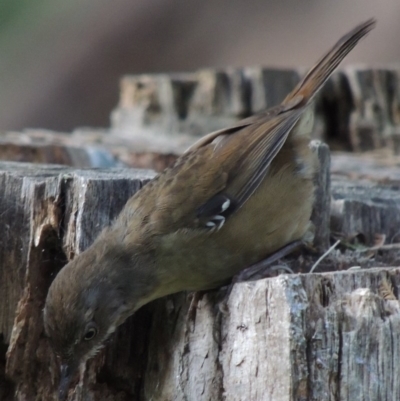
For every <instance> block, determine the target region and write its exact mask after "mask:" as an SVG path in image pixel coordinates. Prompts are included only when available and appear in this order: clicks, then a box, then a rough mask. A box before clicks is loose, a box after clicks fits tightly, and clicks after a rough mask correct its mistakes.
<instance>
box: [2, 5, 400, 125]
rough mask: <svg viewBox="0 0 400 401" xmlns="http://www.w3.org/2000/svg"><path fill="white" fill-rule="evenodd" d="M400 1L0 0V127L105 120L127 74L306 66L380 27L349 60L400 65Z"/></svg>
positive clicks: (115, 101)
mask: <svg viewBox="0 0 400 401" xmlns="http://www.w3.org/2000/svg"><path fill="white" fill-rule="evenodd" d="M399 16H400V1H399V0H335V1H324V0H246V1H245V0H201V1H199V0H113V1H109V0H85V1H81V0H68V1H65V0H35V1H32V0H2V1H1V2H0V105H1V107H0V131H4V130H21V129H23V128H26V127H31V128H47V129H53V130H58V131H70V130H72V129H73V128H75V127H79V126H93V127H102V126H103V127H107V126H109V115H110V111H111V110H112V109H113V108H114V107H115V106H116V104H117V101H118V91H119V89H118V82H119V78H120V77H121V76H122V75H124V74H132V73H135V74H137V73H143V72H170V71H190V70H194V69H198V68H203V67H226V66H237V67H240V66H252V65H266V66H279V67H294V66H309V65H311V64H312V63H313V62H314V61H316V60H317V59H318V58H319V57H320V55H321V54H322V53H323V52H324V51H325V50H327V48H328V46H330V45H332V44H333V43H334V42H335V41H336V40H337V39H338V38H339V37H340V36H341V35H342V34H343V33H345V32H346V31H347V30H349V29H350V28H352V27H353V26H355V25H356V24H358V23H360V22H362V21H364V20H365V19H368V18H370V17H376V18H377V19H378V26H377V28H376V29H375V30H374V32H373V33H372V34H371V35H370V36H369V37H368V40H367V41H364V43H362V44H361V45H359V46H358V47H357V48H356V49H355V50H354V51H353V52H352V53H351V54H350V56H349V57H348V58H347V59H346V62H345V63H347V64H349V63H353V64H354V63H368V64H370V65H373V66H380V65H385V66H388V65H389V64H391V63H397V62H399V64H400V46H399V37H400V24H399V22H398V20H399Z"/></svg>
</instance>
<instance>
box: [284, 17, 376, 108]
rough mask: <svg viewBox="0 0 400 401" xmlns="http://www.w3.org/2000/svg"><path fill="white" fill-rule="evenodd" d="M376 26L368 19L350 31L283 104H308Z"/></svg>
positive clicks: (373, 20)
mask: <svg viewBox="0 0 400 401" xmlns="http://www.w3.org/2000/svg"><path fill="white" fill-rule="evenodd" d="M375 24H376V20H375V19H370V20H368V21H365V22H364V23H362V24H360V25H358V26H357V27H355V28H354V29H352V30H351V31H350V32H349V33H347V34H346V35H344V36H343V37H342V38H341V39H339V41H338V42H337V43H336V44H335V45H334V46H333V47H332V49H331V50H329V52H328V53H326V54H325V56H324V57H322V59H321V60H320V61H319V62H318V63H317V64H316V65H315V66H314V67H313V68H312V69H311V70H310V71H309V72H308V73H307V75H306V76H305V77H304V78H303V80H302V81H301V82H300V83H299V84H298V85H297V86H296V87H295V89H294V90H293V91H292V92H291V93H290V94H289V95H288V96H287V97H286V99H285V100H284V101H283V104H288V105H289V102H290V103H292V102H293V101H295V103H300V102H301V103H303V104H304V103H308V102H309V101H310V100H311V99H312V98H313V97H314V95H315V94H316V93H317V92H318V90H319V89H320V88H321V87H322V85H323V84H324V83H325V82H326V80H327V79H328V78H329V77H330V76H331V74H332V73H333V71H334V70H335V69H336V67H337V66H338V65H339V64H340V63H341V61H342V60H343V59H344V58H345V57H346V56H347V54H349V53H350V51H351V50H352V49H353V48H354V47H355V46H356V44H357V43H358V42H359V40H360V39H361V38H363V37H364V36H365V35H366V34H367V33H368V32H370V31H371V30H372V29H373V28H374V27H375Z"/></svg>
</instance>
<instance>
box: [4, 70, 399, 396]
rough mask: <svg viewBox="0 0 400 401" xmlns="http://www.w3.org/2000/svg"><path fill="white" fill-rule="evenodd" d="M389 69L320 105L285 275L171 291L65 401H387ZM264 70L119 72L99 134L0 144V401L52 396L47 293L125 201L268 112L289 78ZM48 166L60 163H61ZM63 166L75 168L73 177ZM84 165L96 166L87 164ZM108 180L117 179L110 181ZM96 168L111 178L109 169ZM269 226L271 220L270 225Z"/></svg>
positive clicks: (391, 320) (345, 76)
mask: <svg viewBox="0 0 400 401" xmlns="http://www.w3.org/2000/svg"><path fill="white" fill-rule="evenodd" d="M399 71H400V70H399V69H398V68H392V69H382V70H370V69H362V68H357V69H355V68H348V69H345V70H343V71H341V72H339V73H337V74H335V75H334V76H332V78H331V79H330V80H329V81H328V82H327V84H326V86H325V87H324V88H323V90H322V91H321V92H320V93H319V95H318V97H317V99H316V104H315V106H313V107H315V110H316V126H315V131H314V138H317V139H323V140H324V141H326V142H328V144H329V145H330V147H331V148H333V149H341V150H353V151H354V150H355V151H360V152H361V151H362V152H364V153H362V154H349V153H336V152H333V154H332V155H331V167H330V164H329V163H330V156H329V151H328V147H327V146H326V145H324V144H322V143H320V142H318V141H314V142H313V143H312V145H311V146H312V149H313V150H314V151H315V152H316V153H317V155H318V159H319V161H320V166H321V168H320V173H319V174H318V175H317V176H316V177H315V182H316V184H317V191H316V203H315V207H314V212H313V216H312V220H313V223H314V225H315V234H316V236H315V241H314V248H315V249H316V251H317V253H316V254H313V253H312V252H311V251H310V250H308V251H307V250H304V251H300V252H297V253H295V254H294V256H291V257H289V258H287V259H286V260H284V261H282V262H281V263H280V264H283V265H285V266H286V267H290V268H291V269H292V270H293V271H294V272H296V273H298V272H301V273H308V272H309V271H310V269H311V267H312V266H313V264H314V263H315V261H316V259H317V258H318V257H319V256H320V255H321V254H322V253H323V252H324V251H325V250H326V249H327V248H328V247H329V245H330V244H331V243H332V240H336V239H340V240H341V244H340V245H339V246H337V248H336V249H332V250H331V251H330V253H329V254H328V255H327V256H326V258H325V259H324V260H323V261H321V263H320V264H319V265H318V266H317V267H316V271H317V272H320V273H316V274H292V275H287V274H285V275H280V276H277V277H272V278H268V279H262V280H258V281H253V282H250V283H239V284H236V285H235V286H234V288H233V291H232V293H231V294H230V296H229V298H226V296H225V290H224V289H220V290H215V291H212V292H209V293H207V294H206V295H205V296H204V297H203V298H202V300H201V301H200V304H199V307H198V309H197V311H196V316H195V319H194V320H193V321H192V320H188V315H187V311H188V308H189V304H190V300H189V299H188V297H187V294H183V293H181V294H176V295H172V296H169V297H167V298H163V299H160V300H157V301H156V302H153V303H151V304H149V305H146V306H145V307H144V308H142V309H141V310H139V311H138V313H136V314H135V316H133V317H131V318H130V319H128V321H127V322H126V323H124V324H123V325H122V326H121V327H120V328H119V329H118V330H117V332H116V333H115V334H114V335H113V336H112V338H111V339H110V341H109V342H108V345H107V347H106V348H105V350H104V351H103V352H102V353H100V354H99V355H98V356H97V357H96V358H95V359H94V360H92V361H90V362H89V363H88V365H87V367H86V369H84V370H83V371H82V372H81V376H80V379H79V382H77V383H73V385H72V386H71V391H70V394H69V401H72V400H73V401H91V400H93V401H94V400H98V401H131V400H132V401H144V400H146V401H150V400H152V401H175V400H182V401H184V400H185V401H192V400H196V401H197V400H199V401H202V400H204V401H206V400H207V401H220V400H221V401H222V400H224V401H225V400H229V401H231V400H238V401H242V400H246V401H247V400H250V401H259V400H261V401H264V400H266V401H281V400H282V401H283V400H284V401H303V400H304V401H305V400H315V401H317V400H318V401H320V400H338V401H339V400H346V401H358V400H360V401H361V400H363V401H364V400H371V401H375V400H399V399H400V384H399V377H400V375H399V373H400V372H399V369H400V367H399V366H400V365H399V364H397V363H396V356H397V355H398V354H399V348H400V345H399V344H400V343H399V336H400V334H399V333H400V330H399V329H400V327H399V316H400V315H399V294H400V268H398V266H400V228H399V227H400V195H399V194H400V192H399V183H400V158H399V157H397V156H394V154H396V153H399V149H400V146H399V141H398V137H399V133H400V131H399V126H400V113H399V110H400V107H399V101H400V100H399V99H400V83H399ZM301 72H303V71H297V70H275V69H265V68H244V69H226V70H221V71H215V70H203V71H198V72H195V73H186V74H172V75H167V74H158V75H140V76H128V77H125V78H124V79H123V80H122V82H121V96H120V102H119V104H118V106H117V108H116V109H115V110H114V111H113V114H112V126H111V128H110V129H105V130H95V129H77V130H75V131H74V132H73V133H71V134H65V133H64V134H62V133H54V132H48V131H43V130H29V131H26V132H22V133H15V132H9V133H3V134H0V160H11V161H15V162H35V163H38V162H45V163H55V164H53V165H44V164H30V163H13V162H7V161H3V162H0V233H1V236H0V401H47V400H56V389H57V384H58V381H59V371H58V364H57V361H56V359H55V357H54V355H53V353H52V352H51V350H50V347H49V344H48V341H47V339H46V337H45V335H44V332H43V323H42V309H43V306H44V300H45V297H46V293H47V290H48V287H49V285H50V283H51V281H52V280H53V278H54V277H55V275H56V274H57V272H58V271H59V270H60V269H61V268H62V266H63V265H64V264H65V263H66V262H67V261H68V260H70V259H72V258H73V257H74V256H75V255H76V254H78V253H80V252H82V250H84V249H85V248H87V247H88V246H89V245H90V244H91V243H92V242H93V240H94V239H95V238H96V236H97V235H98V234H99V232H100V231H101V229H102V228H103V227H105V226H107V225H108V224H110V222H111V221H112V220H113V219H114V218H115V217H116V216H117V215H118V213H119V211H120V210H121V208H122V207H123V205H124V204H125V202H126V200H127V199H128V198H129V197H130V196H131V195H132V194H134V193H135V192H136V191H137V190H139V189H140V188H141V187H142V186H143V185H144V184H145V183H146V182H147V181H148V180H149V179H151V178H152V177H154V175H155V173H154V172H153V171H150V170H132V169H127V168H124V167H123V166H125V165H128V166H136V167H146V168H152V169H155V170H157V171H161V170H162V169H164V168H165V167H166V166H168V165H171V164H172V163H173V162H174V160H175V159H176V158H177V156H178V155H180V154H181V153H182V152H183V151H184V150H185V149H186V148H187V146H189V145H190V144H192V143H193V141H194V140H196V139H197V138H198V137H199V135H202V134H204V133H208V132H210V131H212V130H215V129H219V128H223V127H226V126H227V125H229V124H231V123H234V122H236V121H237V120H238V119H240V118H242V117H245V116H247V115H250V114H252V113H254V112H258V111H261V110H263V109H265V108H266V107H270V106H273V105H275V104H277V103H279V102H280V101H281V100H282V99H283V98H284V97H285V95H286V94H287V93H288V92H289V91H290V90H291V89H292V88H293V86H294V85H295V84H296V82H297V81H298V79H299V78H300V76H301ZM59 164H63V165H64V166H61V165H59ZM68 166H70V167H68ZM84 167H96V168H95V169H82V168H84ZM110 167H113V168H110ZM105 168H107V169H105ZM266 224H268V222H266Z"/></svg>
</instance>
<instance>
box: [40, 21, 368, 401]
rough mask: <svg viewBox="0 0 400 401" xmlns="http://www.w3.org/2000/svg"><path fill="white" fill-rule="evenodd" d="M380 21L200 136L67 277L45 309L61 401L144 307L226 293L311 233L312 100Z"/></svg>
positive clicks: (61, 276)
mask: <svg viewBox="0 0 400 401" xmlns="http://www.w3.org/2000/svg"><path fill="white" fill-rule="evenodd" d="M375 23H376V21H375V19H370V20H368V21H366V22H364V23H362V24H360V25H358V26H357V27H355V28H354V29H353V30H351V31H350V32H349V33H347V34H346V35H344V36H343V37H342V38H341V39H340V40H339V41H338V42H337V43H336V44H335V45H334V46H333V47H332V48H331V49H330V50H329V51H328V52H327V53H326V54H325V55H324V56H323V57H322V58H321V59H320V60H319V62H318V63H316V64H315V65H314V67H312V68H311V69H310V70H309V72H308V73H307V74H306V75H305V77H304V78H303V79H302V80H301V81H300V82H299V83H298V84H297V86H295V88H294V89H293V90H292V91H291V92H290V93H289V94H288V95H287V96H286V98H285V99H284V100H283V101H282V102H281V103H280V104H279V105H277V106H275V107H273V108H271V109H268V110H266V111H263V112H261V113H259V114H256V115H253V116H251V117H248V118H245V119H243V120H241V121H239V122H237V123H235V124H233V125H232V126H230V127H228V128H225V129H221V130H219V131H216V132H213V133H210V134H208V135H206V136H204V137H202V138H200V139H199V140H198V141H197V142H196V143H194V144H193V145H192V146H191V147H190V148H189V149H188V150H187V151H186V152H185V153H183V154H182V155H181V157H179V158H178V159H177V161H176V163H175V164H174V165H173V166H172V167H170V168H167V169H166V170H165V171H163V172H162V173H160V174H159V175H158V176H156V177H155V178H154V179H153V180H152V181H150V182H149V183H147V184H146V185H144V186H143V188H141V189H140V190H139V191H138V192H137V193H135V194H134V195H133V196H132V197H131V198H130V199H129V200H128V201H127V203H126V205H125V206H124V208H123V209H122V211H121V212H120V214H119V215H118V217H117V218H116V220H115V221H114V222H113V223H112V224H111V225H110V226H108V227H106V228H105V229H104V230H103V231H102V232H101V233H100V235H99V236H98V237H97V238H96V240H95V241H94V242H93V244H92V245H91V246H89V247H88V248H87V249H86V250H85V251H83V252H82V253H80V254H79V255H77V256H75V258H74V259H72V260H71V261H70V262H69V263H67V264H66V265H65V266H64V267H63V268H62V269H61V270H60V272H59V273H58V274H57V275H56V277H55V279H54V280H53V282H52V283H51V285H50V287H49V291H48V294H47V297H46V300H45V307H44V313H43V320H44V329H45V333H46V335H47V337H48V338H49V342H50V345H51V347H52V348H53V350H54V352H55V353H56V354H57V355H58V357H59V359H60V372H61V373H60V376H61V378H60V384H59V388H58V396H59V399H60V400H64V399H65V398H66V397H67V395H68V391H69V386H70V382H71V379H72V378H73V377H75V376H76V375H77V372H78V370H79V369H78V368H79V367H80V366H82V364H84V363H85V362H86V361H87V360H89V359H90V358H91V357H93V355H95V354H96V353H97V352H98V351H99V349H101V348H102V347H103V346H104V343H105V341H106V340H107V339H108V338H109V337H110V336H111V334H112V333H113V332H114V331H115V329H116V328H117V327H118V326H119V325H121V324H122V323H123V322H124V321H125V320H126V319H127V318H128V317H129V316H131V315H132V314H133V313H135V312H136V311H137V310H138V309H139V308H140V307H142V306H143V305H145V304H147V303H148V302H150V301H152V300H154V299H157V298H160V297H163V296H166V295H168V294H172V293H176V292H180V291H200V290H208V289H213V288H217V287H219V286H221V285H224V284H225V283H227V282H229V280H230V279H231V278H232V277H233V276H235V275H236V274H238V273H239V272H240V271H242V270H243V269H244V268H246V267H248V266H252V265H255V264H257V263H258V262H260V261H262V260H263V259H265V258H266V257H268V256H270V255H274V254H275V253H279V250H280V249H282V248H285V247H286V246H288V245H290V244H291V243H294V242H296V241H301V240H302V238H304V237H305V236H306V235H307V233H308V232H309V231H310V229H311V223H310V216H311V213H312V207H313V202H314V189H315V188H314V181H313V179H314V176H315V174H316V170H317V168H318V167H317V166H318V164H317V160H316V156H315V154H314V153H313V152H312V151H311V149H310V146H309V143H310V139H311V132H312V127H313V113H314V111H313V108H312V107H310V104H311V103H312V101H313V99H314V98H315V95H316V94H317V93H318V91H319V90H320V89H321V87H322V86H323V85H324V83H325V82H326V81H327V79H328V78H329V77H330V76H331V74H332V73H333V71H334V70H335V69H336V67H337V66H338V65H339V64H340V62H341V61H342V60H343V59H344V57H345V56H346V55H347V54H348V53H349V52H350V51H351V50H352V49H353V48H354V47H355V46H356V44H357V43H358V42H359V40H360V39H361V38H363V37H364V36H365V35H366V34H367V33H368V32H369V31H371V30H372V29H373V28H374V26H375Z"/></svg>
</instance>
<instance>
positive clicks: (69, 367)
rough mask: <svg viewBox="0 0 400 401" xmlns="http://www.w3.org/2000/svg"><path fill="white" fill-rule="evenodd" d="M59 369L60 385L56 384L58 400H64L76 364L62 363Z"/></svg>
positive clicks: (75, 369)
mask: <svg viewBox="0 0 400 401" xmlns="http://www.w3.org/2000/svg"><path fill="white" fill-rule="evenodd" d="M60 371H61V379H60V385H59V386H58V399H59V401H65V400H66V399H67V395H68V390H69V385H70V383H71V380H72V379H73V377H74V376H75V373H76V371H77V366H76V365H74V364H70V363H62V364H61V368H60Z"/></svg>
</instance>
